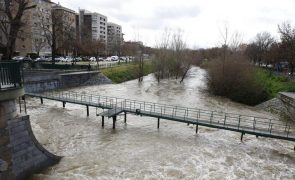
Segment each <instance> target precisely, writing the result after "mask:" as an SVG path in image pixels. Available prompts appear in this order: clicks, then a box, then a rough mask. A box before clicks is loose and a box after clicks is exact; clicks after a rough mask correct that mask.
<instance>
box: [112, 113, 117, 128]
mask: <svg viewBox="0 0 295 180" xmlns="http://www.w3.org/2000/svg"><path fill="white" fill-rule="evenodd" d="M116 120H117V116H113V129H116Z"/></svg>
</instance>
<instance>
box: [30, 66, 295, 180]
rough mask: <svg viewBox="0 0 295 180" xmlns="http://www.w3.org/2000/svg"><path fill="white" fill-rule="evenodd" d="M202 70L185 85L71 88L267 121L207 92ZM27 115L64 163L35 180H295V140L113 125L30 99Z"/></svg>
mask: <svg viewBox="0 0 295 180" xmlns="http://www.w3.org/2000/svg"><path fill="white" fill-rule="evenodd" d="M205 75H206V73H205V71H204V70H202V69H199V68H193V69H192V70H191V71H190V74H189V77H188V78H187V79H186V80H185V81H184V84H179V82H178V81H177V80H163V81H161V82H160V83H158V82H157V81H156V80H155V79H154V77H153V75H149V76H146V77H145V78H144V81H143V82H142V83H141V84H138V81H137V80H133V81H129V82H125V83H122V84H112V85H101V86H89V87H80V88H74V89H71V91H77V92H81V93H92V94H100V95H107V96H115V97H122V98H129V99H136V100H143V101H150V102H157V103H165V104H172V105H181V106H186V107H196V108H202V109H210V110H218V111H226V112H233V113H240V114H246V115H256V116H264V117H269V116H270V114H268V113H266V112H263V111H257V110H256V109H255V108H252V107H249V106H244V105H241V104H238V103H234V102H231V101H230V100H227V99H223V98H218V97H212V96H210V95H208V94H206V93H205V92H204V88H205ZM27 105H28V113H29V114H30V116H31V123H32V127H33V131H34V133H35V135H36V138H37V139H38V140H39V142H40V143H41V144H43V145H44V146H45V147H46V148H47V149H48V150H49V151H50V152H52V153H55V154H57V155H60V156H64V158H63V159H62V160H61V161H60V163H59V164H57V165H55V166H53V167H50V168H48V169H47V170H45V171H43V172H41V173H40V174H35V175H34V176H33V178H32V179H52V180H53V179H54V180H56V179H70V180H72V179H140V180H141V179H218V180H220V179H266V180H268V179H288V180H289V179H295V152H294V151H293V150H292V149H293V147H294V145H295V144H294V143H292V142H286V141H282V140H275V139H268V138H256V137H255V136H252V135H245V136H244V141H243V142H241V141H240V134H239V133H235V132H229V131H224V130H218V129H210V128H205V127H199V133H198V134H195V130H194V128H193V126H192V125H190V126H187V125H186V124H183V123H178V122H173V121H167V120H162V121H161V125H160V129H157V119H155V118H150V117H140V116H135V115H129V114H128V115H127V124H126V125H125V124H124V122H123V116H119V117H118V119H119V120H118V121H117V125H116V129H115V130H113V129H112V120H111V119H109V120H108V119H107V120H106V121H105V128H104V129H102V128H101V118H100V117H96V109H95V108H90V116H89V117H86V108H85V106H79V105H73V104H66V108H65V109H63V108H62V103H60V102H55V101H50V100H44V105H40V100H39V99H36V98H35V99H34V98H30V99H28V101H27Z"/></svg>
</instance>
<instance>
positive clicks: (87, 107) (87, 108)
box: [86, 105, 89, 117]
mask: <svg viewBox="0 0 295 180" xmlns="http://www.w3.org/2000/svg"><path fill="white" fill-rule="evenodd" d="M86 110H87V117H88V116H89V106H88V105H87V106H86Z"/></svg>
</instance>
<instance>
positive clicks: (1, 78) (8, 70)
mask: <svg viewBox="0 0 295 180" xmlns="http://www.w3.org/2000/svg"><path fill="white" fill-rule="evenodd" d="M22 74H23V73H22V68H21V65H20V63H17V62H1V63H0V89H1V90H2V89H10V88H18V87H22V85H23V78H22V77H23V75H22Z"/></svg>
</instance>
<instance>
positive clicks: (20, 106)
mask: <svg viewBox="0 0 295 180" xmlns="http://www.w3.org/2000/svg"><path fill="white" fill-rule="evenodd" d="M18 104H19V113H21V112H22V101H21V97H19V98H18Z"/></svg>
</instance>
